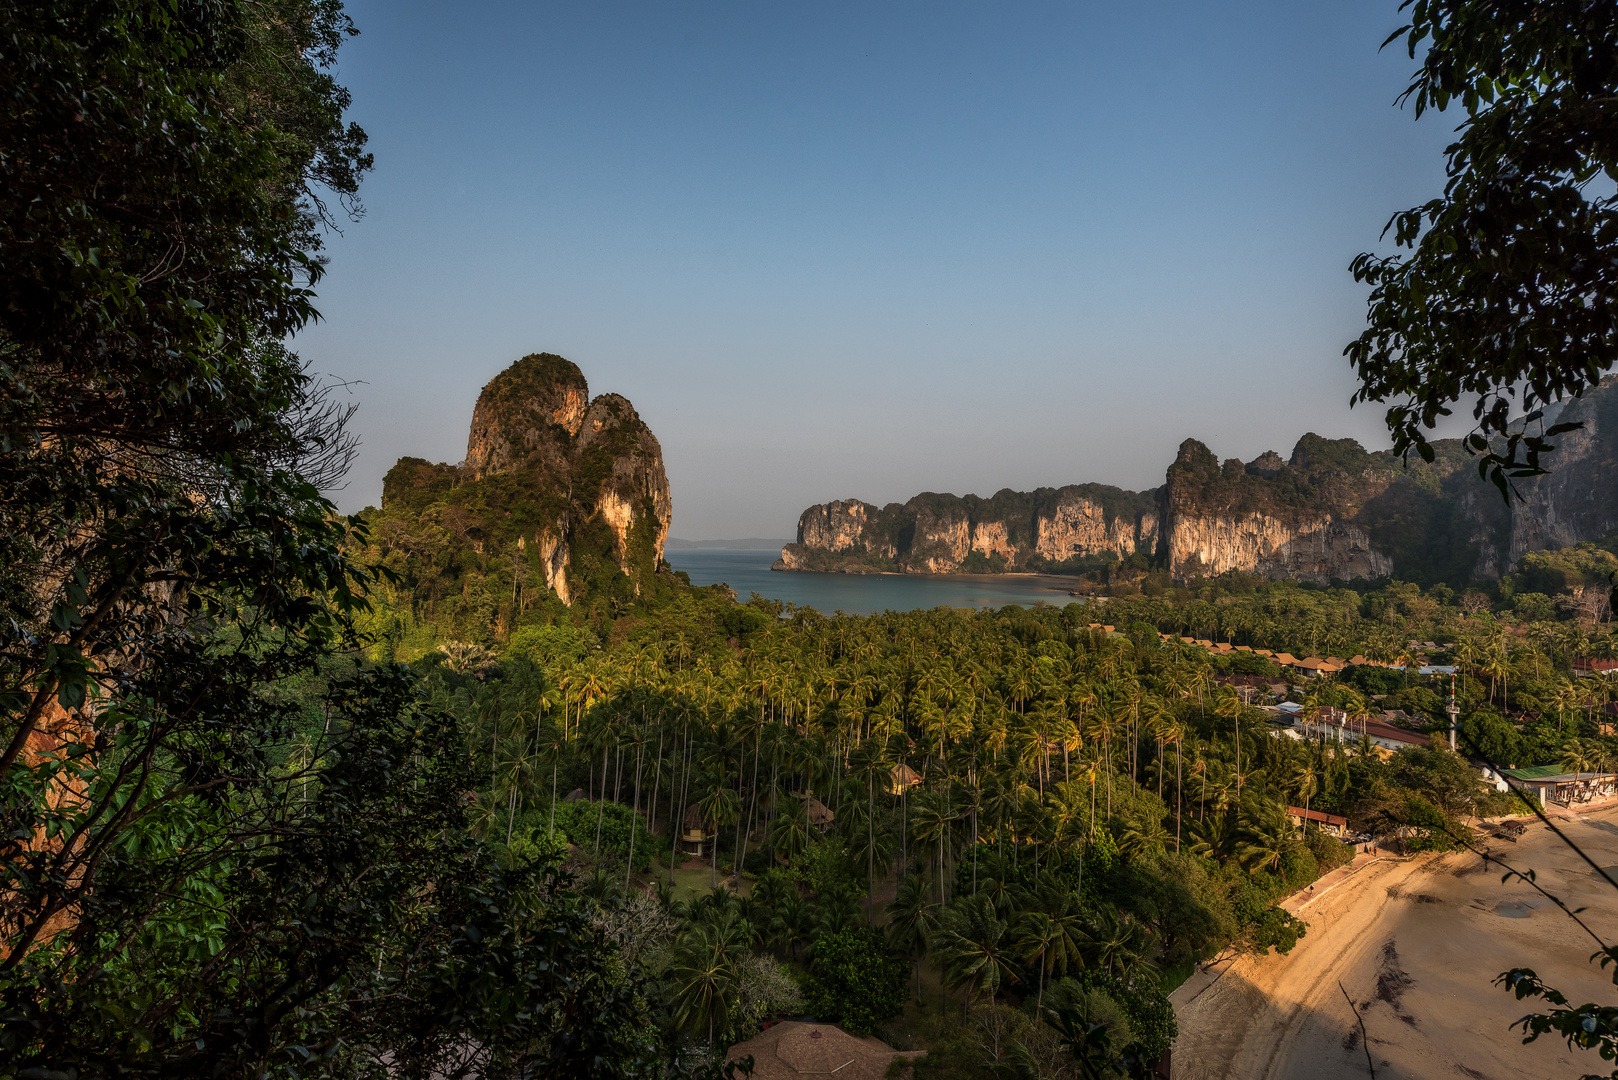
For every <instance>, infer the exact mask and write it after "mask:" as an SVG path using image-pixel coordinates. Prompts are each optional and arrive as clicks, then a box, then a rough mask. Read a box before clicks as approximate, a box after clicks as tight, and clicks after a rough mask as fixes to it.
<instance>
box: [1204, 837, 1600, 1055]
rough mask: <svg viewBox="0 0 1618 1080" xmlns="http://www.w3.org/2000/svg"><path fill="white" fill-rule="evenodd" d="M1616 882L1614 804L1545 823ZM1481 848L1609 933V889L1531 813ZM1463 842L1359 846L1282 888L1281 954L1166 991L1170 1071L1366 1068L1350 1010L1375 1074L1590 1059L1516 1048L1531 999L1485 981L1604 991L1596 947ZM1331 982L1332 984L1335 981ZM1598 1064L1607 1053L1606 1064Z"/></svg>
mask: <svg viewBox="0 0 1618 1080" xmlns="http://www.w3.org/2000/svg"><path fill="white" fill-rule="evenodd" d="M1558 825H1559V826H1560V827H1561V828H1562V829H1563V830H1564V831H1565V832H1566V833H1567V834H1568V836H1569V837H1570V838H1571V839H1572V840H1574V841H1575V842H1576V843H1577V844H1579V845H1580V846H1581V847H1582V848H1584V850H1585V851H1587V852H1588V853H1589V854H1590V856H1591V857H1592V858H1593V859H1594V860H1595V862H1596V863H1597V864H1598V865H1599V866H1601V867H1603V868H1607V870H1608V873H1609V874H1611V875H1612V876H1613V877H1614V878H1615V879H1618V806H1612V807H1607V808H1604V809H1600V810H1596V811H1593V812H1590V813H1587V814H1582V815H1577V816H1575V815H1568V816H1567V818H1566V819H1564V820H1560V821H1558ZM1488 844H1489V849H1490V850H1491V851H1492V852H1494V853H1496V854H1498V855H1499V856H1500V857H1502V858H1504V859H1506V860H1507V861H1508V862H1509V863H1511V865H1513V866H1515V867H1517V868H1518V869H1524V870H1526V869H1528V868H1530V867H1532V868H1533V869H1534V870H1535V871H1537V876H1538V881H1539V882H1540V884H1542V885H1543V886H1544V887H1545V888H1546V889H1547V890H1548V891H1550V892H1552V893H1555V894H1557V895H1558V896H1560V897H1561V898H1562V899H1563V900H1564V901H1565V902H1566V903H1567V904H1568V906H1569V907H1572V908H1579V907H1585V908H1586V909H1587V910H1586V911H1585V912H1584V913H1583V915H1582V917H1583V918H1584V920H1585V921H1586V922H1587V923H1588V924H1589V925H1590V927H1591V928H1592V929H1593V930H1595V931H1596V932H1597V933H1598V934H1602V935H1604V937H1605V940H1607V941H1612V940H1614V939H1615V938H1618V890H1615V889H1613V888H1612V886H1610V885H1608V884H1606V883H1605V882H1603V881H1601V879H1600V878H1599V877H1598V876H1597V875H1596V874H1595V872H1594V871H1592V870H1591V868H1590V867H1589V866H1588V865H1587V864H1586V863H1584V862H1583V861H1582V860H1581V859H1580V858H1579V856H1578V855H1577V854H1576V853H1574V852H1573V851H1572V850H1570V849H1569V848H1568V847H1567V846H1566V845H1564V844H1563V843H1562V842H1561V841H1560V840H1558V839H1557V837H1556V836H1555V835H1554V834H1553V833H1551V832H1550V830H1549V829H1547V828H1546V826H1545V825H1543V824H1542V823H1540V822H1538V821H1535V822H1534V823H1533V824H1531V825H1529V827H1528V830H1527V832H1526V833H1525V834H1523V836H1522V838H1521V839H1520V840H1519V841H1517V842H1516V843H1511V842H1507V841H1504V840H1490V841H1488ZM1500 877H1501V871H1500V870H1499V869H1498V868H1497V867H1495V866H1493V865H1492V864H1491V865H1487V866H1486V865H1484V863H1483V860H1482V859H1480V858H1479V857H1478V856H1477V855H1475V854H1473V853H1471V852H1461V853H1456V854H1449V855H1441V856H1434V855H1423V856H1412V857H1410V858H1408V859H1392V858H1382V859H1375V860H1371V859H1362V861H1360V863H1359V864H1358V865H1357V866H1355V867H1354V868H1352V869H1351V871H1348V872H1345V873H1344V874H1343V875H1342V876H1341V877H1340V879H1339V880H1337V881H1336V882H1335V883H1334V884H1333V883H1329V882H1328V883H1322V887H1320V888H1317V890H1316V894H1315V896H1314V897H1313V898H1310V897H1308V896H1307V894H1306V895H1304V896H1302V897H1298V898H1295V900H1294V902H1293V903H1292V904H1289V905H1288V906H1289V907H1294V908H1295V909H1296V913H1297V914H1298V916H1299V917H1300V918H1302V919H1303V920H1304V921H1305V922H1307V923H1308V924H1309V933H1308V935H1307V936H1306V937H1304V938H1303V940H1302V941H1300V942H1299V943H1298V946H1297V947H1296V948H1295V949H1293V951H1292V953H1291V954H1290V955H1288V956H1274V955H1272V956H1265V957H1251V956H1249V957H1240V958H1236V959H1234V960H1231V961H1228V962H1226V963H1223V964H1219V965H1216V966H1215V968H1214V970H1215V971H1222V974H1219V976H1218V977H1217V978H1216V979H1214V980H1213V981H1211V982H1210V981H1209V979H1208V977H1207V976H1206V975H1200V976H1194V977H1193V979H1192V980H1191V981H1189V982H1188V983H1187V984H1186V985H1185V986H1184V987H1182V988H1181V989H1180V990H1179V991H1177V992H1176V993H1175V995H1174V996H1173V999H1172V1000H1173V1001H1174V1005H1175V1011H1176V1013H1177V1014H1178V1016H1179V1020H1180V1036H1179V1039H1178V1040H1177V1041H1176V1043H1175V1045H1174V1075H1175V1077H1176V1080H1202V1078H1209V1080H1212V1078H1216V1077H1240V1078H1242V1080H1294V1078H1296V1080H1304V1078H1322V1077H1364V1076H1367V1075H1369V1069H1368V1068H1367V1062H1366V1053H1365V1041H1364V1040H1363V1039H1362V1036H1361V1034H1360V1021H1359V1020H1356V1018H1355V1015H1354V1011H1353V1010H1352V1009H1351V1007H1350V1004H1349V1001H1348V1000H1347V999H1345V995H1344V992H1345V991H1346V992H1347V995H1348V997H1349V998H1352V1000H1353V1003H1354V1006H1356V1007H1357V1008H1358V1010H1359V1014H1360V1018H1362V1019H1363V1023H1364V1030H1365V1033H1366V1036H1368V1039H1369V1045H1370V1052H1371V1057H1372V1060H1373V1061H1374V1062H1375V1066H1376V1075H1377V1077H1378V1078H1379V1080H1400V1078H1412V1080H1413V1078H1417V1077H1423V1078H1425V1077H1441V1076H1455V1077H1472V1078H1474V1080H1484V1078H1488V1080H1495V1078H1498V1080H1522V1078H1526V1077H1567V1076H1578V1075H1580V1074H1582V1073H1585V1072H1601V1071H1603V1070H1602V1065H1603V1062H1602V1061H1601V1060H1600V1058H1599V1057H1598V1056H1597V1055H1596V1054H1595V1053H1594V1052H1589V1051H1582V1050H1570V1049H1569V1048H1568V1047H1567V1046H1566V1044H1565V1043H1563V1042H1562V1041H1561V1040H1559V1039H1555V1038H1553V1037H1551V1036H1546V1037H1544V1038H1541V1039H1540V1040H1539V1041H1538V1042H1535V1043H1531V1044H1528V1045H1523V1043H1522V1036H1521V1033H1520V1031H1516V1030H1513V1029H1512V1028H1511V1024H1512V1023H1513V1022H1514V1021H1516V1020H1517V1019H1519V1018H1520V1017H1522V1016H1523V1015H1524V1014H1525V1013H1527V1012H1529V1011H1530V1009H1531V1007H1532V1002H1531V1001H1524V1002H1519V1001H1518V1000H1517V999H1516V998H1515V997H1514V996H1513V995H1512V994H1510V993H1508V992H1506V991H1504V990H1502V989H1501V988H1500V987H1497V986H1495V985H1493V982H1494V979H1495V978H1496V976H1498V975H1499V974H1500V973H1501V972H1502V971H1505V970H1506V969H1508V968H1512V967H1532V968H1534V969H1535V970H1536V971H1537V972H1538V973H1539V974H1540V975H1541V976H1542V977H1543V978H1545V979H1546V981H1547V982H1549V983H1550V984H1551V985H1553V986H1556V987H1558V988H1560V989H1561V990H1562V991H1563V992H1564V993H1566V994H1567V996H1568V998H1569V1000H1570V1001H1573V1002H1575V1003H1580V1002H1587V1001H1595V1002H1598V1003H1612V1002H1614V1001H1615V1000H1618V988H1615V987H1614V986H1613V983H1612V981H1611V975H1610V969H1609V973H1608V974H1605V975H1604V974H1603V973H1602V972H1601V970H1600V969H1599V968H1598V967H1597V966H1596V965H1594V964H1591V963H1588V962H1587V958H1588V957H1589V956H1590V955H1591V953H1593V952H1595V950H1596V947H1597V946H1596V944H1595V943H1594V942H1593V941H1592V940H1591V939H1590V937H1589V936H1588V935H1586V934H1585V932H1584V931H1583V930H1581V929H1580V928H1579V927H1578V926H1577V924H1575V923H1574V922H1573V920H1571V919H1570V918H1568V917H1567V915H1565V914H1563V913H1562V912H1561V911H1560V910H1558V909H1557V908H1556V907H1555V906H1554V905H1552V904H1551V903H1550V902H1549V901H1547V900H1546V899H1545V898H1543V897H1542V896H1540V895H1538V894H1537V893H1536V892H1535V891H1534V890H1533V889H1532V888H1530V887H1529V886H1527V885H1525V884H1523V883H1521V882H1518V881H1511V882H1508V883H1505V884H1502V883H1501V880H1500ZM1339 983H1341V989H1340V988H1339ZM1606 1067H1607V1069H1611V1065H1610V1064H1609V1065H1607V1066H1606Z"/></svg>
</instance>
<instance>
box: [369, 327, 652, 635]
mask: <svg viewBox="0 0 1618 1080" xmlns="http://www.w3.org/2000/svg"><path fill="white" fill-rule="evenodd" d="M382 507H383V510H384V511H405V512H408V513H411V514H413V515H416V516H419V520H420V521H421V522H422V523H424V524H433V523H436V524H437V525H439V526H440V527H442V528H443V529H446V530H448V531H450V532H451V533H453V534H456V535H458V536H459V537H460V538H462V539H463V540H464V541H465V542H466V543H467V544H468V545H470V546H471V547H472V548H473V549H474V550H476V551H479V552H483V551H485V549H486V548H490V547H492V548H495V549H498V548H503V547H507V546H513V545H514V546H515V548H516V550H517V551H518V552H520V553H521V554H522V556H523V557H524V558H525V559H526V562H527V564H528V567H529V570H530V571H531V573H532V575H533V576H534V577H535V578H537V579H539V580H542V581H543V582H544V584H545V586H546V587H547V588H550V589H553V590H555V592H556V595H557V596H558V597H560V598H561V599H562V600H563V602H565V603H572V602H573V601H574V600H575V599H577V598H578V597H580V596H583V595H585V594H586V593H587V592H590V591H592V590H594V589H596V588H598V587H599V588H608V587H609V586H610V585H611V583H612V579H613V578H614V577H615V576H616V575H617V574H620V573H621V574H623V575H625V576H626V577H627V578H628V587H629V589H630V590H631V591H632V592H635V593H638V592H639V591H640V590H641V587H642V585H643V584H644V583H645V582H646V581H647V580H648V578H649V577H650V575H651V574H653V573H655V572H656V570H657V567H658V566H659V565H660V564H661V563H662V560H663V544H664V541H665V540H667V539H668V530H669V521H670V519H671V517H672V502H671V501H670V498H669V482H668V477H667V476H666V475H665V474H664V471H663V451H662V448H661V447H660V446H659V445H658V442H657V438H656V436H654V435H653V434H652V432H651V430H650V429H649V428H648V427H647V426H646V425H645V424H644V423H643V422H642V421H641V418H640V416H639V415H638V414H637V413H636V412H635V408H634V406H632V405H631V404H630V403H629V401H628V400H627V399H625V398H623V397H620V396H619V395H617V394H603V395H602V396H601V397H598V398H596V399H594V400H591V399H590V390H589V385H588V384H587V383H586V382H585V379H584V374H583V373H582V372H581V371H579V369H578V367H576V366H575V365H574V364H572V363H570V362H569V361H567V360H564V359H562V358H561V357H560V356H555V355H552V354H550V353H538V354H534V355H530V356H525V357H523V358H522V359H521V360H518V361H517V362H516V363H515V364H512V365H511V366H510V367H508V368H507V369H506V370H505V371H502V372H501V373H500V374H499V375H496V376H495V377H494V378H493V379H492V380H490V382H489V384H488V385H487V386H485V387H484V388H483V392H482V393H481V394H480V395H479V396H478V401H477V405H476V407H475V408H474V409H473V411H472V430H471V433H470V435H469V436H468V438H467V445H466V461H465V462H464V463H462V464H460V465H443V464H437V465H435V464H432V463H430V462H427V461H424V460H422V459H421V458H409V457H407V458H400V459H399V462H398V464H396V465H394V467H393V468H392V469H390V470H389V471H388V475H387V477H386V478H385V479H384V480H383V482H382ZM429 519H431V520H429ZM609 591H610V590H609Z"/></svg>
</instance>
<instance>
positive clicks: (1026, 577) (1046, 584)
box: [770, 567, 1090, 599]
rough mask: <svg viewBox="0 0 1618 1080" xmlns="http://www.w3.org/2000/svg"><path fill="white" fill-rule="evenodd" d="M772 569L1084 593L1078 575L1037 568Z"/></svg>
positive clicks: (787, 571) (801, 572)
mask: <svg viewBox="0 0 1618 1080" xmlns="http://www.w3.org/2000/svg"><path fill="white" fill-rule="evenodd" d="M770 569H771V572H773V573H777V574H822V575H825V576H826V577H896V578H924V579H926V580H928V581H982V582H993V581H1006V580H1012V581H1015V582H1017V583H1018V584H1019V585H1028V584H1033V585H1037V586H1039V587H1040V588H1045V589H1050V590H1051V591H1052V592H1065V593H1067V594H1068V595H1070V596H1078V595H1085V594H1078V593H1075V592H1074V591H1073V590H1075V589H1077V588H1078V587H1079V586H1080V585H1081V584H1082V582H1081V580H1080V579H1079V578H1077V577H1068V576H1066V575H1063V574H1040V573H1034V572H1026V573H1025V572H1021V571H1018V572H1012V573H1005V574H955V573H946V574H910V573H905V572H903V571H900V570H872V571H870V572H857V571H850V570H794V569H788V568H786V567H782V568H781V569H779V570H776V569H775V568H774V567H771V568H770ZM1085 598H1086V599H1090V597H1089V596H1088V595H1085Z"/></svg>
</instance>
